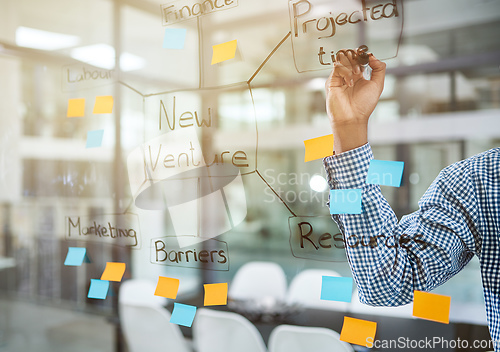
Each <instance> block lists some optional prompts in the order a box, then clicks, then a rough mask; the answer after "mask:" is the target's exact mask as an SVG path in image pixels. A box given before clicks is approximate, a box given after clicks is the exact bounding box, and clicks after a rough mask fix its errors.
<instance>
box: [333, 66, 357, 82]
mask: <svg viewBox="0 0 500 352" xmlns="http://www.w3.org/2000/svg"><path fill="white" fill-rule="evenodd" d="M333 65H334V67H335V69H334V75H336V76H338V77H342V78H343V80H344V82H345V83H346V84H347V85H348V86H349V87H352V86H353V85H354V76H353V74H352V70H351V68H350V67H345V66H344V65H342V64H341V63H340V62H335V63H334V64H333Z"/></svg>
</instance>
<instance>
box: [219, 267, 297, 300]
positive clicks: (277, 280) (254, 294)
mask: <svg viewBox="0 0 500 352" xmlns="http://www.w3.org/2000/svg"><path fill="white" fill-rule="evenodd" d="M286 288H287V283H286V276H285V272H284V271H283V269H282V268H281V266H279V265H278V264H276V263H273V262H250V263H246V264H244V265H243V266H242V267H241V268H240V269H238V271H237V272H236V274H235V275H234V278H233V280H232V282H231V285H230V288H229V292H228V297H229V298H231V299H236V300H260V299H262V298H269V297H271V298H274V299H275V300H278V301H284V300H285V296H286Z"/></svg>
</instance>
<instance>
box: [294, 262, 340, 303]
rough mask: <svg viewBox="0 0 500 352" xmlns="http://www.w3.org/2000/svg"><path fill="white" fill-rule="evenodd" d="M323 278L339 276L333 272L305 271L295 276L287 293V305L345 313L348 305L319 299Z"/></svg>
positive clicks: (321, 270) (320, 270)
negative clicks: (296, 304) (295, 304)
mask: <svg viewBox="0 0 500 352" xmlns="http://www.w3.org/2000/svg"><path fill="white" fill-rule="evenodd" d="M323 276H336V277H340V274H339V273H337V272H336V271H333V270H323V269H306V270H304V271H302V272H300V273H299V274H298V275H296V276H295V277H294V278H293V279H292V282H291V283H290V287H289V288H288V293H287V297H286V300H287V303H289V304H294V303H298V304H300V305H302V306H304V307H307V308H316V309H329V310H337V311H341V312H345V311H346V310H347V309H348V307H349V303H347V302H336V301H327V300H322V299H321V285H322V277H323Z"/></svg>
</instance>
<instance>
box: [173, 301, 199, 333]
mask: <svg viewBox="0 0 500 352" xmlns="http://www.w3.org/2000/svg"><path fill="white" fill-rule="evenodd" d="M195 314H196V307H195V306H189V305H187V304H182V303H174V309H173V310H172V317H171V318H170V322H171V323H174V324H177V325H182V326H187V327H191V325H192V324H193V320H194V316H195Z"/></svg>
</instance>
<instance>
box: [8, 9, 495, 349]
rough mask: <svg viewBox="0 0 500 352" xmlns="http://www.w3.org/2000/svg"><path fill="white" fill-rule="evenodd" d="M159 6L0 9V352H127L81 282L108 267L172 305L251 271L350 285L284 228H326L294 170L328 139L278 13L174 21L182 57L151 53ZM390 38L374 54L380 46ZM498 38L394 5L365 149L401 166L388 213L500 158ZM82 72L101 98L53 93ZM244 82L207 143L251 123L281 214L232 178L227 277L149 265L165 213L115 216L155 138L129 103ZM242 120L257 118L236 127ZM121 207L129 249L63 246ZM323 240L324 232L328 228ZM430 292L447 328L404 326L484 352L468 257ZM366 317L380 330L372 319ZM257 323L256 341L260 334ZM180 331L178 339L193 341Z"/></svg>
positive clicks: (83, 92)
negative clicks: (463, 166)
mask: <svg viewBox="0 0 500 352" xmlns="http://www.w3.org/2000/svg"><path fill="white" fill-rule="evenodd" d="M161 4H163V2H161V1H156V0H86V1H75V0H45V1H34V0H0V93H1V94H0V209H1V211H0V351H21V350H22V351H26V350H30V351H80V350H81V351H84V350H85V351H88V350H93V351H125V350H126V349H127V344H126V341H125V340H124V339H123V331H121V329H120V328H119V327H120V320H119V316H118V292H119V290H120V285H119V284H113V285H112V287H113V289H114V295H111V296H110V297H108V298H107V299H106V300H104V301H97V300H92V299H88V298H87V291H88V285H89V281H90V279H91V278H98V277H99V276H100V273H101V272H102V269H103V265H104V264H105V263H106V262H107V261H122V262H126V264H127V271H126V274H125V277H124V281H126V280H132V279H141V280H149V281H150V282H153V283H156V281H157V280H158V276H160V275H161V276H172V277H176V278H179V279H180V282H181V284H180V292H179V296H178V299H177V301H179V302H196V299H197V297H200V296H202V295H203V284H204V283H215V282H228V283H229V287H231V283H232V280H233V278H234V275H235V273H236V272H237V271H238V269H239V268H241V267H242V266H243V265H244V264H246V263H250V262H255V261H265V262H273V263H276V264H278V265H279V266H280V267H281V268H282V269H283V271H284V273H285V277H286V284H287V285H290V283H291V282H292V280H293V279H294V278H295V277H297V275H299V274H300V273H301V272H303V271H304V270H307V269H322V270H334V271H335V272H337V273H338V274H339V275H342V276H350V270H349V266H348V263H347V262H346V260H345V258H344V259H342V258H340V259H336V260H335V261H321V260H314V259H305V258H297V257H296V256H293V255H292V252H291V249H290V242H289V238H290V231H289V217H290V216H292V214H295V215H299V216H317V217H321V216H323V217H325V219H326V218H327V217H328V213H329V212H328V208H326V206H325V203H326V201H327V197H328V189H327V188H325V186H324V178H325V173H324V170H323V167H322V163H321V161H320V160H316V161H311V162H307V163H304V144H303V141H304V140H305V139H309V138H314V137H319V136H323V135H326V134H329V133H330V128H329V124H328V119H327V116H326V112H325V107H324V105H325V103H324V99H325V95H324V82H325V79H326V77H327V76H328V74H329V70H320V71H310V72H305V73H298V72H297V70H296V68H295V66H294V61H293V48H292V45H291V41H290V38H286V39H285V40H284V41H283V42H282V40H283V39H284V38H285V37H286V35H287V33H288V32H289V31H290V22H289V17H288V2H287V1H286V0H273V1H255V0H239V4H238V6H237V7H235V9H234V11H233V10H231V9H227V10H224V11H221V12H218V13H213V14H209V15H205V16H203V18H202V19H200V20H199V21H196V20H194V21H187V22H184V23H183V25H184V26H185V28H187V39H188V40H192V41H193V42H192V43H195V44H193V45H187V47H186V48H185V50H184V51H172V50H167V49H164V48H162V42H163V35H164V29H165V27H163V26H162V13H161V9H160V5H161ZM231 11H233V12H231ZM210 16H212V17H210ZM395 33H396V34H392V35H388V36H387V38H382V39H381V41H382V42H383V41H384V40H387V41H391V42H392V43H393V42H394V41H395V40H396V39H397V32H396V31H395ZM498 33H500V2H499V1H498V0H477V1H467V0H458V1H457V0H433V1H431V0H405V1H404V27H403V33H402V39H401V43H400V46H399V52H398V55H397V57H395V58H392V59H389V60H387V61H386V63H387V65H388V69H387V77H386V84H385V89H384V92H383V94H382V97H381V100H380V102H379V104H378V106H377V108H376V110H375V112H374V113H373V116H372V117H371V120H370V136H369V139H370V143H371V145H372V147H373V151H374V154H375V157H376V158H377V159H381V160H400V161H404V162H405V170H404V175H403V183H402V186H401V187H400V188H388V187H383V193H384V195H385V196H386V197H387V200H388V201H389V203H390V204H391V206H392V207H393V209H394V211H395V212H396V214H397V215H398V216H402V215H404V214H407V213H409V212H412V211H414V210H416V209H417V201H418V200H419V198H420V197H421V196H422V194H423V193H424V192H425V190H426V189H427V187H428V186H429V185H430V183H431V182H432V180H433V179H434V178H435V177H436V176H437V174H438V172H439V171H440V170H441V169H442V168H444V167H445V166H447V165H449V164H451V163H453V162H455V161H458V160H461V159H464V158H467V157H469V156H472V155H474V154H477V153H479V152H482V151H485V150H488V149H490V148H494V147H498V146H499V145H500V66H499V65H500V39H499V36H498V35H497V34H498ZM235 38H236V39H238V41H239V47H238V51H237V54H236V57H235V58H234V59H233V62H229V61H228V62H227V63H223V64H222V65H219V66H217V67H216V68H212V67H211V66H210V65H209V64H207V63H206V62H209V55H210V53H211V45H212V44H214V43H221V42H225V41H228V40H232V39H235ZM280 42H282V43H281V45H279V44H280ZM275 48H277V50H276V51H275V52H274V53H273V55H272V56H270V58H269V60H268V61H267V62H266V63H265V65H263V66H262V67H261V64H262V63H263V62H264V61H265V60H266V58H268V56H269V55H270V53H271V52H273V50H274V49H275ZM295 54H296V55H300V53H297V52H296V53H295ZM375 54H376V55H377V53H375ZM200 57H204V58H205V61H206V62H205V63H204V62H201V61H200V60H199V58H200ZM120 58H121V59H120ZM81 62H86V63H88V64H90V65H93V67H96V68H97V69H106V70H112V71H113V74H114V75H115V76H114V78H115V83H114V84H108V85H102V86H89V87H84V88H82V89H77V88H75V89H74V88H71V87H70V88H68V87H66V86H65V83H64V75H65V72H66V71H65V68H66V67H71V65H74V67H78V65H80V64H81ZM118 62H120V67H119V68H118V67H116V66H117V65H116V63H118ZM200 62H201V63H200ZM259 67H261V68H260V69H259ZM254 73H257V74H256V75H255V76H253V74H254ZM251 77H252V81H251V83H250V87H251V89H252V98H253V102H252V100H249V99H248V92H247V91H246V90H238V89H235V90H234V91H231V92H227V93H224V94H219V95H218V96H217V99H216V101H215V102H213V101H212V102H211V104H212V106H215V109H216V110H217V112H218V115H217V118H218V121H217V127H216V132H215V135H214V136H212V138H211V139H210V141H211V143H214V144H217V143H224V142H225V141H228V142H227V143H229V144H230V143H231V141H234V140H237V141H238V143H239V144H240V145H248V146H252V145H253V143H254V140H253V138H254V132H255V131H254V130H255V123H256V124H257V130H258V152H257V156H258V170H259V173H260V174H261V175H262V177H263V178H264V179H265V180H266V181H267V182H268V183H269V185H270V186H271V187H272V188H273V190H274V191H275V192H276V193H278V194H279V195H280V197H281V198H282V200H284V201H285V202H286V206H285V204H283V202H282V201H280V199H278V198H277V197H276V196H275V194H274V193H273V191H271V188H270V187H268V185H266V183H265V182H264V181H263V180H262V178H261V177H259V176H258V174H257V173H252V174H249V175H245V176H243V184H244V188H245V195H246V205H247V216H246V218H245V220H244V221H243V222H242V223H241V224H239V225H238V226H235V227H234V228H233V229H232V230H231V231H229V232H227V233H225V234H223V235H221V236H219V237H217V239H218V240H221V241H224V242H226V243H227V246H228V252H229V260H230V265H229V270H228V271H214V270H210V268H209V267H201V266H200V267H197V268H181V267H176V266H165V265H157V264H152V263H151V261H150V249H149V247H150V239H152V238H157V237H163V236H172V235H174V234H175V233H174V230H173V226H172V221H171V219H170V215H169V213H168V211H148V210H143V209H139V208H137V207H135V206H134V205H132V206H131V207H129V205H130V202H131V192H130V188H129V183H128V176H127V169H126V159H127V156H128V154H129V153H130V152H131V151H132V150H133V149H134V148H136V147H137V146H138V145H140V144H141V143H144V142H145V141H146V140H145V138H146V135H147V132H146V129H147V127H145V126H147V125H148V124H151V123H152V124H153V125H154V126H156V124H157V118H158V116H157V113H155V114H154V115H153V116H147V115H146V114H145V111H146V108H145V104H146V103H147V102H146V99H145V98H144V97H143V96H144V95H148V94H154V93H158V92H167V91H173V90H186V89H193V92H194V93H193V94H194V95H196V88H197V87H198V86H199V84H202V85H203V86H204V87H216V86H222V85H228V84H232V83H239V82H246V81H248V80H249V79H250V78H251ZM117 81H119V82H120V83H116V82H117ZM99 95H112V96H114V102H115V106H114V111H113V113H112V114H108V115H92V114H91V113H90V112H89V111H90V110H91V105H92V104H93V101H94V97H95V96H99ZM70 98H86V101H87V106H86V111H87V113H86V115H85V117H81V118H67V117H66V109H67V104H68V99H70ZM199 98H200V100H201V101H202V100H203V97H202V96H200V97H199ZM201 104H203V103H201ZM202 106H203V105H202ZM253 108H254V109H255V116H256V121H254V119H253V117H249V116H250V115H251V114H249V113H248V111H249V110H251V109H253ZM94 129H104V130H105V133H104V139H103V145H102V147H100V148H95V149H86V148H85V139H86V135H87V131H89V130H94ZM252 129H253V130H252ZM222 141H224V142H222ZM249 148H250V147H249ZM125 209H129V210H130V211H131V212H133V213H135V214H138V216H139V221H140V226H141V235H142V238H141V243H142V247H141V249H127V248H124V247H116V246H110V245H107V244H103V243H99V242H96V241H93V242H77V241H73V240H72V241H70V240H67V239H66V238H65V228H64V217H65V216H67V215H81V216H94V215H98V214H103V213H104V214H113V213H121V212H123V211H124V210H125ZM324 228H325V229H326V230H325V231H329V232H330V231H331V233H332V234H335V233H337V232H338V229H337V227H336V225H335V224H334V222H333V221H332V222H330V221H329V220H328V222H325V225H324ZM71 246H85V247H86V248H87V251H88V253H89V255H90V256H91V259H92V263H90V264H86V265H84V266H82V267H78V268H71V270H70V269H69V268H68V267H65V266H64V265H63V262H64V259H65V256H66V253H67V248H68V247H71ZM435 292H436V293H441V294H444V295H449V296H451V297H452V306H451V324H450V325H449V326H447V327H446V329H447V330H446V329H445V328H442V329H444V330H442V331H441V330H439V329H440V328H435V326H436V325H435V323H431V322H423V321H420V322H419V323H418V324H421V325H418V329H424V331H426V334H433V333H435V334H438V335H439V334H441V333H442V334H445V335H446V334H447V335H446V336H448V337H449V338H456V337H457V336H462V337H464V336H465V337H466V338H467V337H469V338H488V336H487V330H486V327H485V325H486V321H485V313H484V302H483V297H482V285H481V277H480V270H479V265H478V262H477V260H476V259H473V260H472V261H471V263H470V264H469V265H468V266H467V267H466V268H465V269H464V270H463V271H462V272H461V273H460V274H458V275H457V276H456V277H454V278H453V279H451V280H450V281H449V282H448V283H446V284H445V285H443V286H442V287H439V288H438V289H437V290H436V291H435ZM171 303H172V302H169V303H168V304H167V307H171ZM295 308H296V307H295ZM295 308H294V309H295ZM290 309H292V308H290ZM302 312H303V311H302ZM346 312H353V310H352V307H351V306H346V307H342V308H341V309H339V310H338V311H336V310H335V309H333V310H332V311H331V312H330V313H328V314H331V316H332V317H334V316H335V319H341V317H342V316H343V315H345V314H347V313H346ZM291 313H293V314H295V317H292V318H293V319H295V321H296V322H297V324H299V325H300V324H301V323H304V324H308V325H315V326H325V327H331V326H330V325H328V324H327V323H323V321H318V322H314V320H311V319H309V320H308V321H301V320H300V314H301V311H298V312H295V313H294V312H291ZM358 313H359V312H358ZM365 313H366V314H367V315H366V317H371V318H372V319H378V318H377V316H378V317H383V318H384V319H385V318H387V315H384V314H385V313H384V312H374V311H368V312H365ZM293 314H292V315H293ZM304 314H305V313H304ZM377 314H379V315H377ZM403 315H404V314H403ZM388 316H390V314H389V315H388ZM293 319H292V320H293ZM332 319H333V318H332ZM398 319H399V320H398ZM283 321H285V320H283ZM327 321H328V319H326V320H325V322H327ZM387 321H388V323H387V324H388V325H386V326H389V325H391V324H394V326H395V328H394V329H396V330H395V331H393V334H394V335H391V336H396V335H398V334H399V335H400V336H408V334H409V333H410V332H409V331H412V330H413V329H415V326H417V325H412V324H417V323H416V320H415V319H412V318H411V314H410V315H409V316H408V317H401V316H400V317H393V320H387ZM256 324H257V323H256ZM260 324H261V326H260V327H262V326H264V328H263V331H264V332H263V338H264V340H265V341H266V342H267V339H268V337H269V331H271V328H272V327H273V324H272V322H269V321H267V322H266V321H265V322H260ZM380 324H381V323H380V322H379V326H381V325H380ZM426 324H427V325H426ZM275 325H278V324H275ZM391 326H392V325H391ZM266 329H267V330H266ZM381 329H382V328H381ZM397 329H400V331H398V330H397ZM425 329H427V330H425ZM337 330H338V329H337ZM382 331H383V330H382ZM485 331H486V332H485ZM182 332H183V334H185V336H186V337H188V338H191V337H192V331H191V329H187V328H186V329H184V328H183V329H182ZM337 332H340V331H337ZM381 334H382V333H381ZM382 335H383V334H382ZM450 350H452V349H450ZM485 350H486V349H485Z"/></svg>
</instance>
